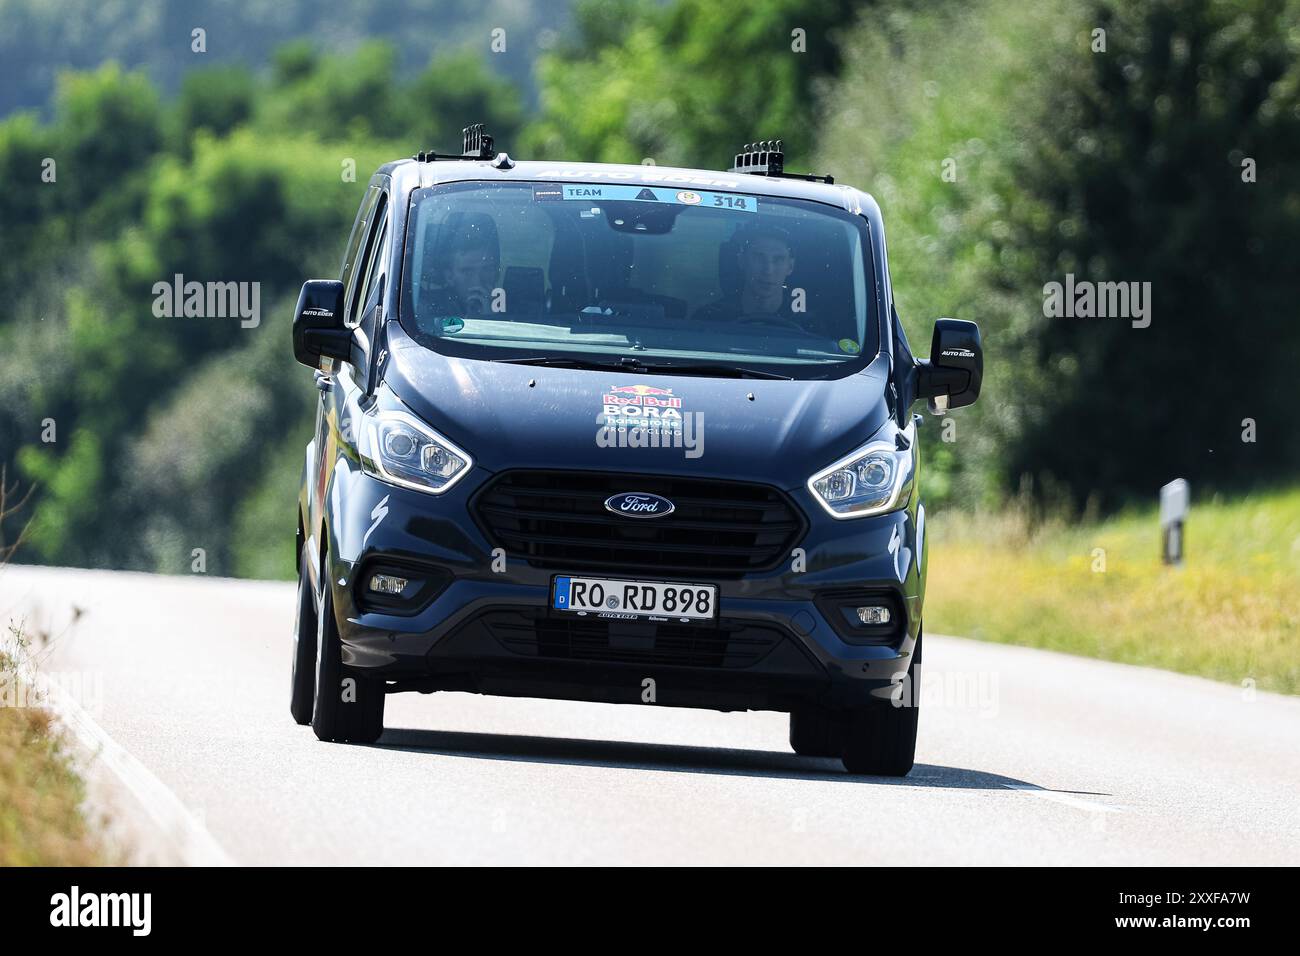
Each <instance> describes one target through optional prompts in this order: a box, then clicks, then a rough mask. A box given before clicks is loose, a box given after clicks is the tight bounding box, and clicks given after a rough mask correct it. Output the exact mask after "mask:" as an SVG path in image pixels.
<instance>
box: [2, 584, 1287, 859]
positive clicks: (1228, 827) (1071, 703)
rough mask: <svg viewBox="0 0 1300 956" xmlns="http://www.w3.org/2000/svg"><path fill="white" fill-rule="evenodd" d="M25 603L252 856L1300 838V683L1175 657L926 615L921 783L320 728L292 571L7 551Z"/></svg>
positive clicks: (621, 728) (731, 746) (527, 726)
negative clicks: (968, 626)
mask: <svg viewBox="0 0 1300 956" xmlns="http://www.w3.org/2000/svg"><path fill="white" fill-rule="evenodd" d="M15 615H18V616H25V617H26V620H27V627H28V630H29V631H32V632H41V631H44V632H48V633H49V634H51V635H53V644H52V646H51V650H50V652H49V655H48V659H47V660H46V661H45V668H46V670H47V671H48V672H50V673H51V674H53V675H55V676H56V677H59V678H60V679H61V680H63V681H65V682H68V681H70V680H71V679H72V678H73V677H80V678H81V679H82V688H81V691H80V692H79V696H80V697H81V702H82V704H83V706H85V707H86V709H87V710H88V711H90V713H91V714H92V715H93V716H94V718H95V721H96V722H97V723H98V725H99V726H100V727H102V728H103V730H104V731H106V732H107V734H108V735H109V736H111V738H112V739H113V740H114V741H116V742H117V743H119V744H121V745H122V747H123V748H125V750H126V751H128V752H129V754H130V755H131V756H133V757H134V758H136V759H137V760H138V761H139V763H140V764H143V766H144V767H146V768H148V770H149V771H152V774H153V775H155V776H156V777H157V778H158V779H159V780H161V781H162V782H163V783H164V784H166V786H167V787H168V788H170V789H171V791H173V792H174V793H175V795H176V796H177V797H179V799H180V801H181V803H183V804H184V805H185V806H186V807H187V808H189V810H190V811H191V812H192V814H193V815H194V816H195V817H196V818H197V819H199V820H200V821H202V822H203V824H204V825H205V826H206V828H207V830H208V831H209V832H210V833H211V835H212V837H213V838H215V840H216V842H217V844H219V845H220V847H221V848H222V849H223V850H224V851H225V852H226V853H227V854H228V855H229V856H230V857H231V858H232V859H233V860H234V861H236V862H239V863H251V864H274V863H322V864H342V863H438V862H479V863H507V862H520V863H549V862H557V863H597V862H601V863H627V864H646V863H796V864H827V863H857V864H872V863H919V864H950V863H995V864H1000V863H1040V864H1041V863H1046V864H1056V863H1084V864H1087V863H1118V864H1155V863H1161V864H1193V863H1197V864H1252V863H1290V864H1295V863H1298V862H1300V796H1298V795H1300V699H1296V698H1287V697H1281V696H1277V695H1271V694H1264V693H1251V692H1249V691H1247V690H1243V689H1242V688H1237V687H1231V686H1224V685H1219V684H1214V683H1210V682H1207V681H1203V680H1199V679H1196V678H1190V677H1183V676H1179V675H1175V674H1168V673H1164V672H1161V671H1155V670H1147V669H1143V668H1135V667H1127V666H1123V665H1117V664H1107V663H1102V662H1098V661H1092V660H1087V659H1083V658H1074V657H1068V656H1064V655H1059V654H1051V653H1046V652H1042V651H1034V650H1028V649H1022V648H1014V647H1002V646H998V645H990V644H984V643H979V642H973V641H966V640H960V639H957V638H944V637H939V636H937V635H933V636H927V644H926V673H925V676H924V679H923V680H924V683H923V688H922V692H923V693H924V694H925V698H924V707H923V710H922V718H921V731H920V741H919V745H918V752H917V766H916V768H915V769H914V770H913V772H912V774H911V776H909V777H908V778H906V779H905V780H901V781H897V780H884V779H874V778H865V779H863V778H852V777H849V776H847V775H845V774H844V773H843V771H842V770H841V769H840V767H839V764H838V762H837V761H831V760H818V759H809V758H801V757H797V756H795V755H794V754H793V753H792V752H790V750H789V748H788V746H787V742H786V718H785V716H784V715H780V714H764V713H751V714H715V713H711V712H704V711H692V710H674V709H670V708H655V707H652V706H644V707H641V706H616V705H604V704H578V703H567V702H552V701H540V700H511V699H502V698H486V697H476V696H473V695H467V694H435V695H430V696H423V695H414V694H402V695H396V696H394V697H392V698H390V699H389V702H388V714H387V725H388V727H389V728H390V729H389V730H388V731H387V732H386V733H385V734H384V737H383V738H382V739H381V741H380V742H379V743H378V744H377V745H374V746H341V745H331V744H322V743H319V742H317V741H316V739H315V737H314V736H313V735H312V733H311V730H310V729H309V728H305V727H298V726H297V725H295V724H294V723H293V722H292V720H291V719H290V717H289V713H288V703H287V693H288V683H289V630H290V625H291V622H292V617H293V589H292V587H291V586H289V585H286V584H278V583H262V582H246V581H233V580H227V579H208V578H203V577H198V576H196V577H160V576H154V575H144V574H130V573H121V572H93V571H75V570H62V569H43V568H29V567H9V568H7V569H5V570H4V571H3V572H0V622H2V621H3V620H5V619H7V618H10V617H12V616H15ZM74 617H75V621H74V620H73V618H74ZM68 686H71V685H70V684H69V685H68Z"/></svg>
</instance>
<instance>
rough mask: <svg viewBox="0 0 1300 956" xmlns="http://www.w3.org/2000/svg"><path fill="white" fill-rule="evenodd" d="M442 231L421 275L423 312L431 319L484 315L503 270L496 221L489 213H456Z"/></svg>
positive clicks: (490, 304) (489, 305)
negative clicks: (487, 214) (462, 216)
mask: <svg viewBox="0 0 1300 956" xmlns="http://www.w3.org/2000/svg"><path fill="white" fill-rule="evenodd" d="M440 232H441V233H442V235H441V236H440V237H439V241H438V242H435V243H434V244H433V249H432V254H431V255H429V256H428V257H427V258H426V259H425V267H424V270H423V272H422V275H421V278H420V283H421V288H420V293H421V295H420V299H421V303H420V306H421V307H420V312H421V313H422V314H423V315H424V316H427V317H429V318H430V319H438V318H442V317H446V316H456V317H464V316H467V315H483V314H484V313H486V312H488V311H489V309H490V308H491V306H492V298H493V290H494V289H496V287H497V283H498V276H499V275H500V272H501V246H500V242H499V240H498V238H497V228H496V223H495V222H494V221H493V220H492V218H491V217H490V216H484V215H473V216H467V217H464V218H461V217H458V216H456V215H454V214H453V216H451V217H449V218H448V221H447V222H446V223H445V224H444V225H443V227H442V229H441V230H440ZM444 237H445V238H444ZM429 324H432V323H429Z"/></svg>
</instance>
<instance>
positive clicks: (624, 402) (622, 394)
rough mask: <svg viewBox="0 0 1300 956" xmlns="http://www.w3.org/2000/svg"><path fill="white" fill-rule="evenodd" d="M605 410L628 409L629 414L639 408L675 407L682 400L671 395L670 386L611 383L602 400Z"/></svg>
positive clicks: (680, 403) (679, 406)
mask: <svg viewBox="0 0 1300 956" xmlns="http://www.w3.org/2000/svg"><path fill="white" fill-rule="evenodd" d="M604 404H605V410H606V411H607V412H611V413H612V412H614V411H617V410H618V409H620V408H621V409H628V410H629V414H637V410H639V409H647V410H649V409H677V408H681V407H682V400H681V399H680V398H677V397H675V396H674V395H673V390H672V389H671V388H659V387H658V386H656V385H611V386H610V387H609V393H608V394H607V395H606V396H605V400H604Z"/></svg>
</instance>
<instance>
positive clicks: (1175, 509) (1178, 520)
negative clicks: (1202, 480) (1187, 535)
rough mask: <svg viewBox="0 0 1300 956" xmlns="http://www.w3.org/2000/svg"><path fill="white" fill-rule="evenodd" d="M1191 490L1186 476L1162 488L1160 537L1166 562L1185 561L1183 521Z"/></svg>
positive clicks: (1176, 564)
mask: <svg viewBox="0 0 1300 956" xmlns="http://www.w3.org/2000/svg"><path fill="white" fill-rule="evenodd" d="M1190 500H1191V490H1190V488H1189V487H1188V484H1187V481H1186V479H1184V478H1175V479H1174V480H1173V481H1171V482H1169V484H1167V485H1165V486H1164V487H1163V488H1161V489H1160V537H1161V548H1162V555H1161V556H1162V558H1163V559H1164V563H1165V564H1170V565H1174V566H1176V567H1177V566H1181V565H1182V563H1183V523H1184V522H1185V521H1186V520H1187V509H1188V505H1189V503H1190Z"/></svg>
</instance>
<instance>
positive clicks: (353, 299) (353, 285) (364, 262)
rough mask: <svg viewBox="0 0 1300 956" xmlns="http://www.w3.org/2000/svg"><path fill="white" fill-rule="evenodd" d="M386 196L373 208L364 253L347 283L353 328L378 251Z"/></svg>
mask: <svg viewBox="0 0 1300 956" xmlns="http://www.w3.org/2000/svg"><path fill="white" fill-rule="evenodd" d="M386 199H387V196H385V195H384V194H382V193H381V194H380V197H379V205H377V206H376V207H375V211H374V214H373V215H372V216H371V217H370V228H369V230H367V232H368V238H367V240H366V244H365V248H364V252H363V253H362V254H361V256H360V257H359V258H358V259H357V262H356V266H357V268H356V271H355V272H354V273H353V275H352V278H351V279H350V280H349V281H348V283H347V296H348V299H347V303H348V306H347V324H348V325H352V326H355V325H356V324H357V322H358V321H359V320H360V318H361V303H362V302H363V301H364V300H363V299H362V297H361V293H362V291H363V290H362V286H363V285H365V284H366V280H367V279H368V278H369V276H370V271H371V266H372V265H373V264H374V262H375V260H376V253H377V252H378V250H379V240H380V238H381V237H380V235H379V232H380V230H381V229H382V228H383V227H384V225H385V220H386V219H387V218H388V216H387V213H388V203H387V202H386Z"/></svg>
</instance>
